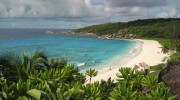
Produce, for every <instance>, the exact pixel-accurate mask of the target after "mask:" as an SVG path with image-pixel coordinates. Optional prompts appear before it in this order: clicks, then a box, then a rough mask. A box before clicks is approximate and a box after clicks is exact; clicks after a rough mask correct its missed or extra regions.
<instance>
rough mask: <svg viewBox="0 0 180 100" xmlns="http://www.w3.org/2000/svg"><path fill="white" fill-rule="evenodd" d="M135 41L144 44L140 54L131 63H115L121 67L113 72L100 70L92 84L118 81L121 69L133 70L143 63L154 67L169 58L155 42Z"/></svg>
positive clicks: (113, 69)
mask: <svg viewBox="0 0 180 100" xmlns="http://www.w3.org/2000/svg"><path fill="white" fill-rule="evenodd" d="M134 41H139V42H142V43H141V50H140V51H139V52H138V53H136V55H134V56H133V57H132V58H131V59H129V61H127V62H125V63H124V64H122V65H119V62H118V60H117V61H114V62H113V65H115V66H119V67H115V68H112V69H111V70H107V69H106V71H103V72H101V70H98V72H99V71H100V73H98V75H97V76H96V77H93V78H92V80H91V82H95V81H101V80H105V81H107V80H108V78H110V77H111V79H114V81H116V78H117V77H116V73H118V70H119V68H121V67H130V68H133V67H134V65H139V63H142V62H145V63H146V64H147V65H149V66H153V65H157V64H160V63H163V62H162V59H163V58H164V57H167V56H168V55H167V54H163V53H162V52H161V48H160V47H162V46H161V45H160V44H159V43H158V42H157V41H155V40H143V39H134ZM108 68H110V67H108Z"/></svg>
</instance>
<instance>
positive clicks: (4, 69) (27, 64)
mask: <svg viewBox="0 0 180 100" xmlns="http://www.w3.org/2000/svg"><path fill="white" fill-rule="evenodd" d="M22 58H23V59H22ZM0 66H1V67H0V70H1V74H2V76H3V77H5V78H6V79H7V80H9V81H13V82H17V81H18V80H26V79H27V77H28V75H29V74H30V73H31V72H33V70H45V69H48V68H49V65H48V59H47V56H46V55H45V54H44V53H43V52H39V51H36V52H35V54H34V55H33V56H31V57H29V56H28V55H27V54H24V55H23V57H21V56H19V55H17V54H13V53H5V54H2V55H0Z"/></svg>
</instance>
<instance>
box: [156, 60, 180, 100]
mask: <svg viewBox="0 0 180 100" xmlns="http://www.w3.org/2000/svg"><path fill="white" fill-rule="evenodd" d="M158 80H159V82H164V83H165V84H166V85H167V86H169V87H171V93H172V95H178V100H180V60H179V61H175V62H169V63H168V64H166V65H165V67H164V68H163V69H162V70H161V71H160V73H159V75H158Z"/></svg>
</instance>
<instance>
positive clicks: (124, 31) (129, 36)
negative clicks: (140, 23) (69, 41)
mask: <svg viewBox="0 0 180 100" xmlns="http://www.w3.org/2000/svg"><path fill="white" fill-rule="evenodd" d="M46 33H47V34H66V35H79V36H89V37H99V38H104V39H135V38H136V34H133V33H128V30H127V29H122V30H119V31H118V32H117V33H114V34H104V35H97V34H96V33H88V32H74V31H65V32H52V31H47V32H46Z"/></svg>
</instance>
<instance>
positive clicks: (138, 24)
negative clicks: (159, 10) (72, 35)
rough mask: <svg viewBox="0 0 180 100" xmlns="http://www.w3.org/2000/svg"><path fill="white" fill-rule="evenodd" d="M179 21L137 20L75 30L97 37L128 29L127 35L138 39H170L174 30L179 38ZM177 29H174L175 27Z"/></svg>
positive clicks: (171, 19)
mask: <svg viewBox="0 0 180 100" xmlns="http://www.w3.org/2000/svg"><path fill="white" fill-rule="evenodd" d="M179 23H180V20H179V19H173V18H169V19H144V20H136V21H131V22H127V23H121V22H118V23H107V24H101V25H93V26H89V27H85V28H81V29H77V30H75V32H88V33H95V34H97V35H104V34H114V33H117V32H118V31H119V30H123V29H127V30H128V31H127V33H125V34H129V33H135V34H137V36H138V37H148V38H169V37H172V35H171V34H172V32H173V31H172V29H175V30H178V31H174V32H173V33H174V35H177V37H179V35H178V33H179V32H180V31H179V29H178V27H179V26H180V24H179ZM173 26H174V27H175V28H174V27H173Z"/></svg>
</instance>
